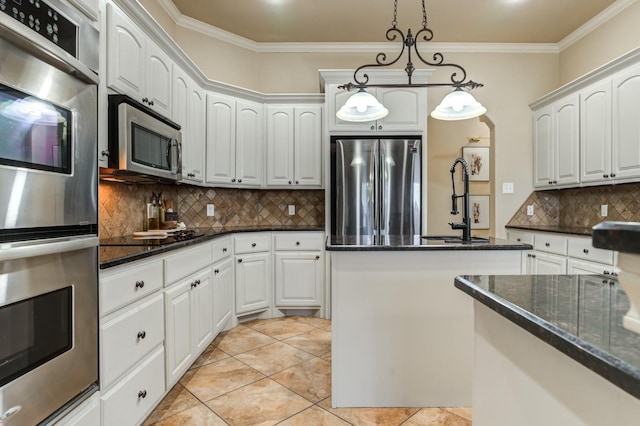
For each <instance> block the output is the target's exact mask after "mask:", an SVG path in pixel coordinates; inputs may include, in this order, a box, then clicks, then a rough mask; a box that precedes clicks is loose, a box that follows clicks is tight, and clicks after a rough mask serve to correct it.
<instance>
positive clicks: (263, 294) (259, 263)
mask: <svg viewBox="0 0 640 426" xmlns="http://www.w3.org/2000/svg"><path fill="white" fill-rule="evenodd" d="M235 276H236V315H243V314H251V313H256V312H260V311H266V310H268V309H269V308H270V307H271V254H270V253H268V252H266V253H253V254H240V255H236V263H235Z"/></svg>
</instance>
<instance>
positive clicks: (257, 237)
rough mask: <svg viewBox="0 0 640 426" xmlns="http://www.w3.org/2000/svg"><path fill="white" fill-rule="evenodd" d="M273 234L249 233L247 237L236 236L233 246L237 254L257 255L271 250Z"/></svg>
mask: <svg viewBox="0 0 640 426" xmlns="http://www.w3.org/2000/svg"><path fill="white" fill-rule="evenodd" d="M270 239H271V234H269V233H266V234H265V233H259V234H257V233H247V234H246V235H236V236H235V237H234V242H233V246H234V249H235V254H245V253H257V252H261V251H269V250H271V240H270Z"/></svg>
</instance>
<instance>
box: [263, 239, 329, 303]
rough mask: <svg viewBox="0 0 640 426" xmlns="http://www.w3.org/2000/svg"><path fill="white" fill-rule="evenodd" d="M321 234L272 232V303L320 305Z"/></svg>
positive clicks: (321, 277)
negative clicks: (273, 298)
mask: <svg viewBox="0 0 640 426" xmlns="http://www.w3.org/2000/svg"><path fill="white" fill-rule="evenodd" d="M323 236H324V234H323V233H320V232H313V233H303V232H290V233H274V235H273V247H274V264H275V274H274V279H275V307H276V308H320V307H321V305H322V293H323V289H324V252H323V250H322V244H323V240H324V238H323Z"/></svg>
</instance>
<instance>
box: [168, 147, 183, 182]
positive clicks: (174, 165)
mask: <svg viewBox="0 0 640 426" xmlns="http://www.w3.org/2000/svg"><path fill="white" fill-rule="evenodd" d="M174 148H175V150H176V155H175V156H172V155H171V151H172V150H173V149H174ZM179 152H180V150H179V148H178V141H177V140H176V139H171V141H170V142H169V146H168V147H167V164H170V165H171V173H172V174H174V175H176V174H178V162H177V161H176V162H175V163H174V162H173V161H171V158H180V157H179V155H180V154H179Z"/></svg>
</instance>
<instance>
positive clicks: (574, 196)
mask: <svg viewBox="0 0 640 426" xmlns="http://www.w3.org/2000/svg"><path fill="white" fill-rule="evenodd" d="M602 204H606V205H607V206H608V210H609V211H608V215H607V216H606V217H602V216H601V215H600V206H601V205H602ZM528 205H533V212H534V215H533V216H527V206H528ZM604 221H623V222H640V183H629V184H622V185H607V186H593V187H588V188H573V189H559V190H555V191H537V192H533V193H532V194H531V195H530V196H529V198H527V200H526V201H525V202H524V204H523V205H522V206H521V207H520V209H518V211H517V212H516V214H515V215H514V216H513V217H512V218H511V220H510V221H509V223H508V225H516V226H517V225H521V226H526V225H545V226H569V227H588V228H590V227H593V226H594V225H597V224H598V223H600V222H604Z"/></svg>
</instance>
